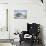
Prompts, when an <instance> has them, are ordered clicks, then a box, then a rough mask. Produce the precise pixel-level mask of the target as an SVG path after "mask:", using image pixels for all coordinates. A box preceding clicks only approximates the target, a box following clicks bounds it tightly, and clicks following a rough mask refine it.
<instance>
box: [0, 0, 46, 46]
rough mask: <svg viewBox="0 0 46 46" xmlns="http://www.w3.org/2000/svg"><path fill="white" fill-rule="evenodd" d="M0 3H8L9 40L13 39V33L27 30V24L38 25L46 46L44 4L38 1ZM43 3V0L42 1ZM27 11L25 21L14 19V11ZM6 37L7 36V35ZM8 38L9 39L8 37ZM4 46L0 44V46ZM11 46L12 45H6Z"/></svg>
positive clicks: (3, 0)
mask: <svg viewBox="0 0 46 46" xmlns="http://www.w3.org/2000/svg"><path fill="white" fill-rule="evenodd" d="M0 2H8V8H9V12H8V16H9V19H8V20H9V22H8V23H9V24H8V26H9V29H8V30H9V32H10V38H11V39H12V38H14V37H13V36H14V32H16V31H19V32H21V31H23V30H27V22H28V23H40V24H41V25H42V32H43V36H44V43H45V44H46V15H45V3H44V4H42V3H41V1H40V0H9V1H8V0H2V1H0ZM44 2H45V0H44ZM3 6H4V5H3ZM23 9H24V10H27V19H14V10H23ZM7 36H9V35H8V34H7ZM8 38H9V37H8ZM4 45H5V46H6V44H2V45H0V46H4ZM7 45H8V44H7ZM8 46H12V45H8Z"/></svg>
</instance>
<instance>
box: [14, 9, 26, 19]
mask: <svg viewBox="0 0 46 46" xmlns="http://www.w3.org/2000/svg"><path fill="white" fill-rule="evenodd" d="M14 18H15V19H26V18H27V10H14Z"/></svg>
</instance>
